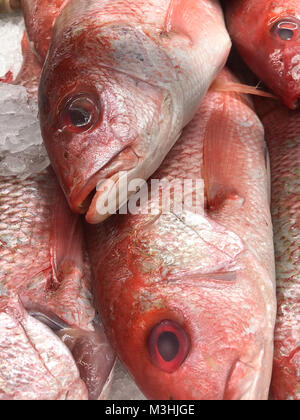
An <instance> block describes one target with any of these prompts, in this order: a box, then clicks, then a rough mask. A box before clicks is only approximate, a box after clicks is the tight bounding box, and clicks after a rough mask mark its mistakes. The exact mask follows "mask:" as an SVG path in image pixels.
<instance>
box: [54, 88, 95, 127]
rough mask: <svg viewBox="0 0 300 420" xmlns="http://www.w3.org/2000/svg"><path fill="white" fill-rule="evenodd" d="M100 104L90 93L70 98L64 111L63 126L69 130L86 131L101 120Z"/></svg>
mask: <svg viewBox="0 0 300 420" xmlns="http://www.w3.org/2000/svg"><path fill="white" fill-rule="evenodd" d="M99 113H100V112H99V105H98V103H97V101H96V99H95V98H93V97H92V96H91V95H89V94H84V93H83V94H80V95H76V96H73V97H71V98H69V99H68V100H67V102H66V104H65V106H64V110H63V112H62V121H61V123H62V126H63V128H66V129H68V130H69V131H74V132H84V131H87V130H89V129H90V128H91V127H93V126H94V125H95V124H96V123H97V121H98V120H99Z"/></svg>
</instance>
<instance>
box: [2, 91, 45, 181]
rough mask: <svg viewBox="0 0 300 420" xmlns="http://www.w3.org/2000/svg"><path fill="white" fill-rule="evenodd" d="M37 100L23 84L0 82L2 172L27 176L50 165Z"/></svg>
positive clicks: (3, 174)
mask: <svg viewBox="0 0 300 420" xmlns="http://www.w3.org/2000/svg"><path fill="white" fill-rule="evenodd" d="M37 115H38V109H37V104H36V103H35V102H34V101H33V100H30V99H28V96H27V92H26V89H25V88H24V87H23V86H14V85H9V84H6V83H0V175H1V176H6V175H18V176H21V177H26V176H28V175H30V174H33V173H38V172H41V171H42V170H43V169H45V168H46V167H47V166H48V165H49V160H48V157H47V153H46V150H45V148H44V145H43V141H42V136H41V131H40V125H39V121H38V118H37Z"/></svg>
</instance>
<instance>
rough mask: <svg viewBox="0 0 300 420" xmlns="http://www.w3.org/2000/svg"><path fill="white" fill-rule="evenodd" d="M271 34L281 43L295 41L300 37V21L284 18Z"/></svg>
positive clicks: (275, 25) (273, 28) (276, 24)
mask: <svg viewBox="0 0 300 420" xmlns="http://www.w3.org/2000/svg"><path fill="white" fill-rule="evenodd" d="M271 32H272V33H273V36H274V37H275V38H276V39H277V40H279V41H294V40H296V39H298V38H299V35H300V21H298V19H296V18H292V17H290V18H284V19H280V20H279V21H277V22H276V23H275V24H274V25H273V26H272V30H271Z"/></svg>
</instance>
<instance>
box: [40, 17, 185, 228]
mask: <svg viewBox="0 0 300 420" xmlns="http://www.w3.org/2000/svg"><path fill="white" fill-rule="evenodd" d="M56 26H57V27H58V28H60V26H61V22H60V18H58V20H57V22H56ZM63 26H64V25H63ZM108 26H109V25H108ZM119 30H120V29H119V28H118V29H115V31H116V32H117V35H116V36H119V32H118V31H119ZM124 30H127V31H129V32H130V29H128V28H126V29H124ZM65 31H66V32H63V33H60V31H59V30H57V31H56V32H55V31H54V35H53V40H52V45H51V47H50V51H49V55H48V58H47V61H46V63H45V66H44V70H43V73H42V77H41V83H40V89H39V113H40V122H41V130H42V136H43V139H44V142H45V144H46V148H47V150H48V153H49V156H50V159H51V162H52V164H53V167H54V169H55V172H56V174H57V175H58V178H59V181H60V184H61V186H62V188H63V190H64V192H65V195H66V197H67V199H68V202H69V204H70V206H71V208H72V210H73V211H75V212H77V213H86V212H87V211H88V212H87V220H88V222H90V223H99V222H100V221H102V219H103V218H105V217H107V215H104V216H103V215H101V214H99V211H98V206H97V202H98V200H99V199H100V197H103V195H105V194H107V195H108V196H109V188H110V187H108V183H109V181H111V182H112V184H113V185H116V187H117V189H118V188H120V190H122V188H123V190H122V191H120V197H122V196H123V192H124V194H125V195H126V193H127V183H123V185H124V187H120V184H121V182H120V174H121V173H122V174H123V175H124V174H125V175H126V176H127V179H128V182H130V180H131V179H135V178H142V179H147V178H148V177H149V176H150V175H151V173H153V172H154V170H156V169H157V167H158V166H159V164H160V163H161V161H162V160H163V158H164V156H165V155H166V153H167V151H168V150H169V148H170V147H171V146H170V145H169V144H168V139H169V138H170V131H171V126H172V123H173V121H172V119H173V118H172V115H173V114H172V112H171V108H172V100H171V98H170V94H169V92H168V90H166V89H164V88H162V87H159V86H155V84H151V83H149V80H146V79H147V78H146V77H143V74H139V75H132V74H131V72H129V73H128V72H127V71H126V69H125V70H123V69H122V68H121V64H120V65H119V63H120V62H121V61H122V56H121V57H119V55H118V54H122V51H119V50H118V49H117V50H116V49H113V47H112V45H111V44H112V43H113V40H112V38H113V36H114V34H115V33H114V28H107V27H105V28H104V29H102V32H101V36H100V35H99V28H95V27H92V28H91V27H89V26H88V27H84V28H83V29H82V28H81V29H80V28H78V27H77V28H73V30H72V31H71V30H69V32H70V31H71V33H69V32H68V30H67V29H65ZM103 32H104V33H103ZM132 36H133V35H132ZM141 36H142V35H141ZM135 59H136V60H144V59H143V57H139V56H137V57H135ZM142 73H143V72H142ZM178 134H179V133H178ZM175 140H176V139H174V141H175ZM111 182H110V185H111ZM97 186H98V191H95V190H96V189H97ZM125 188H126V193H125V191H124V189H125ZM120 200H121V201H122V199H120ZM126 201H127V199H124V202H126ZM120 204H122V203H120ZM100 210H101V209H100Z"/></svg>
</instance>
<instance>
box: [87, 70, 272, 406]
mask: <svg viewBox="0 0 300 420" xmlns="http://www.w3.org/2000/svg"><path fill="white" fill-rule="evenodd" d="M233 81H235V80H234V78H233V77H232V76H231V74H230V73H229V72H228V71H224V72H223V73H222V75H221V76H220V82H222V83H228V82H233ZM153 178H154V179H159V180H163V179H164V180H168V181H170V182H171V181H174V180H175V179H193V180H196V179H202V180H203V181H204V185H205V197H206V199H205V203H206V204H205V208H203V207H199V208H197V209H194V210H185V211H182V212H180V211H179V210H174V208H171V210H170V211H168V212H165V213H163V212H162V211H161V206H160V205H158V204H157V203H156V201H155V200H154V201H151V198H149V201H148V202H146V204H145V205H144V206H145V207H146V206H149V207H150V206H152V208H153V209H154V210H156V211H157V213H156V214H148V215H145V214H142V213H138V214H136V215H133V214H128V215H118V216H112V217H111V218H110V219H109V220H108V221H106V222H104V223H103V224H101V225H98V226H97V227H94V226H93V227H92V226H87V227H86V230H87V243H88V249H89V255H90V259H91V262H92V268H93V272H94V289H95V293H96V297H97V305H98V309H99V312H100V314H101V317H102V320H103V323H104V326H105V331H106V333H107V334H108V337H109V339H110V341H111V343H112V344H113V346H114V348H115V349H116V350H117V352H118V355H119V357H120V358H121V360H122V361H123V362H124V363H125V365H126V366H127V367H128V369H129V370H130V372H131V373H132V375H133V377H134V378H135V380H136V382H137V384H138V385H139V387H140V388H141V390H142V391H143V392H144V394H145V395H146V396H147V397H148V398H150V399H166V400H167V399H175V400H179V399H188V400H192V399H198V400H206V399H208V400H223V399H224V400H256V399H257V400H259V399H267V398H268V395H269V386H270V380H271V373H272V362H273V334H274V324H275V313H276V299H275V269H274V248H273V237H272V223H271V215H270V205H269V198H270V197H269V193H268V191H269V182H270V180H269V174H268V168H267V153H266V147H265V142H264V130H263V127H262V124H261V123H260V121H259V119H258V117H257V116H256V114H255V112H254V110H253V106H252V104H251V102H250V100H249V99H248V98H246V97H244V96H242V95H240V94H228V93H224V92H214V91H210V92H209V93H208V94H207V96H206V98H205V100H204V102H203V104H202V105H201V107H200V109H199V110H198V113H197V114H196V116H195V118H194V119H193V121H192V122H191V123H190V124H189V125H188V126H187V127H186V129H185V130H184V132H183V135H182V137H181V139H180V140H179V141H178V143H177V144H176V145H175V146H174V148H173V149H172V151H171V152H170V153H169V155H168V157H167V158H166V160H165V161H164V163H163V165H162V167H161V168H160V169H159V170H158V172H156V174H155V175H153ZM194 192H195V191H194ZM199 192H200V193H201V192H202V195H203V191H202V188H201V187H199ZM173 199H174V196H173ZM171 202H172V203H173V204H174V201H172V200H171ZM174 207H175V206H174ZM143 210H144V208H143ZM120 303H121V304H120Z"/></svg>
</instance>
